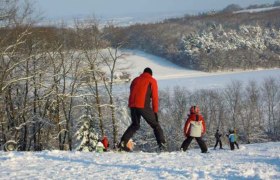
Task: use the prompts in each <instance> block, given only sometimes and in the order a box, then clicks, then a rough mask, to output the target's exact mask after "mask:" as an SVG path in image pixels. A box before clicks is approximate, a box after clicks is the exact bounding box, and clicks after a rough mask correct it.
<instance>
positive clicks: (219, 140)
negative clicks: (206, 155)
mask: <svg viewBox="0 0 280 180" xmlns="http://www.w3.org/2000/svg"><path fill="white" fill-rule="evenodd" d="M221 137H222V134H221V133H219V129H217V131H216V133H215V138H216V144H215V146H214V149H216V147H217V146H218V144H219V145H220V149H223V145H222V141H221Z"/></svg>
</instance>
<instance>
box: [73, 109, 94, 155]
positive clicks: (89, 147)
mask: <svg viewBox="0 0 280 180" xmlns="http://www.w3.org/2000/svg"><path fill="white" fill-rule="evenodd" d="M86 107H87V111H86V114H85V115H82V116H81V117H80V118H79V122H80V123H81V124H82V125H81V127H80V129H79V130H78V131H77V133H76V135H77V139H78V140H79V142H80V143H79V145H78V147H77V150H79V151H85V152H92V151H95V149H96V145H97V143H98V133H97V132H96V130H95V127H94V118H93V117H92V116H91V115H90V114H89V109H88V106H87V105H86Z"/></svg>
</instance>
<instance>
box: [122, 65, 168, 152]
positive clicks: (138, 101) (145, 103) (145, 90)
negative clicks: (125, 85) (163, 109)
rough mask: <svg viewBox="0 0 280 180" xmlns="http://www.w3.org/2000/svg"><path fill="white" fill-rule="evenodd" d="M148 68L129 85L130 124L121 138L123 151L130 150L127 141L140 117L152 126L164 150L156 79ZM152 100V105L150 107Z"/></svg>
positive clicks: (161, 149)
mask: <svg viewBox="0 0 280 180" xmlns="http://www.w3.org/2000/svg"><path fill="white" fill-rule="evenodd" d="M152 75H153V72H152V70H151V69H150V68H148V67H147V68H145V69H144V72H143V73H142V74H141V75H140V76H138V77H136V78H135V79H134V80H133V81H132V83H131V85H130V95H129V100H128V106H129V108H130V113H131V120H132V123H131V125H130V126H129V127H128V128H127V130H126V131H125V133H124V134H123V136H122V138H121V142H120V144H119V147H120V149H121V150H124V151H131V150H130V149H129V148H127V146H126V145H127V142H128V141H129V139H130V138H131V137H132V136H133V134H134V133H135V132H136V131H137V130H138V129H139V128H140V119H141V117H143V118H144V119H145V120H146V122H147V123H148V124H149V125H150V126H151V127H152V128H153V130H154V134H155V137H156V140H157V144H158V146H159V150H160V151H165V150H166V146H165V143H166V142H165V138H164V135H163V131H162V128H161V126H160V124H159V122H158V116H157V112H158V86H157V81H156V80H155V79H154V78H153V77H152ZM151 100H152V107H151V105H150V104H151Z"/></svg>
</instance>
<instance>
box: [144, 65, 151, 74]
mask: <svg viewBox="0 0 280 180" xmlns="http://www.w3.org/2000/svg"><path fill="white" fill-rule="evenodd" d="M144 72H146V73H149V74H150V75H153V71H152V69H151V68H149V67H146V68H145V69H144Z"/></svg>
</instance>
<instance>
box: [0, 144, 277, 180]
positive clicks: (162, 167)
mask: <svg viewBox="0 0 280 180" xmlns="http://www.w3.org/2000/svg"><path fill="white" fill-rule="evenodd" d="M192 143H196V142H195V141H193V142H192ZM226 148H227V149H225V150H212V148H211V149H210V153H207V154H202V153H200V150H199V149H192V150H189V151H188V152H164V153H161V154H157V153H144V152H133V153H119V152H112V151H111V152H104V153H95V152H94V153H84V152H66V151H43V152H0V174H1V176H0V179H110V180H111V179H174V180H175V179H176V180H178V179H265V180H267V179H280V154H279V151H280V143H279V142H274V143H272V142H271V143H263V144H251V145H241V146H240V149H239V150H234V151H231V150H229V149H228V147H226Z"/></svg>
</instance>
